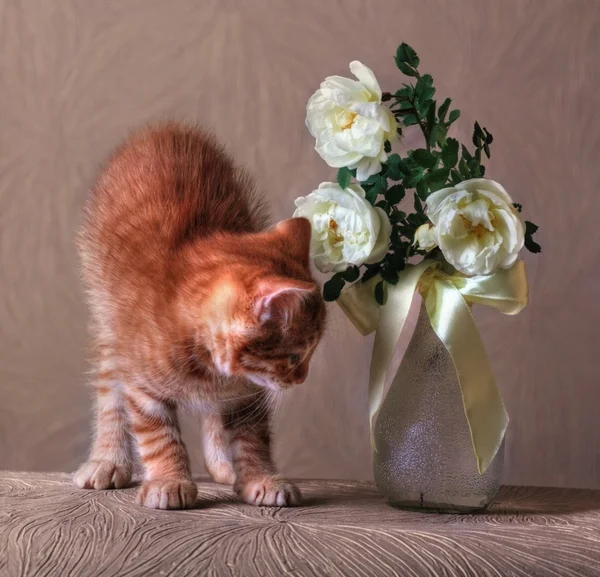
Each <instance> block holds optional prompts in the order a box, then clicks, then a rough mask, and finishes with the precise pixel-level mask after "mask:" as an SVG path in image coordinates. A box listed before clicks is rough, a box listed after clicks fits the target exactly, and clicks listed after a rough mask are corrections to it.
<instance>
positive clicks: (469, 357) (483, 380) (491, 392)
mask: <svg viewBox="0 0 600 577" xmlns="http://www.w3.org/2000/svg"><path fill="white" fill-rule="evenodd" d="M378 280H380V279H378V278H377V277H376V278H375V279H372V280H371V281H369V282H368V283H365V284H356V285H353V286H352V287H351V288H350V289H348V290H346V291H344V292H343V293H342V295H341V296H340V298H339V299H338V301H337V302H338V304H339V305H340V307H341V308H342V310H343V311H344V313H345V314H346V315H347V316H348V317H349V318H350V320H351V321H352V322H353V323H354V325H355V326H356V327H357V328H358V330H359V331H360V332H361V333H363V334H364V335H367V334H369V333H371V332H373V331H374V330H376V331H377V332H376V333H375V343H374V346H373V357H372V359H371V373H370V379H369V424H370V426H371V444H372V445H373V448H374V449H375V443H374V438H373V425H374V423H375V416H376V414H377V412H378V411H379V408H380V407H381V404H382V402H383V391H384V386H385V381H386V375H387V371H388V366H389V364H390V362H391V360H392V356H393V354H394V350H395V349H396V346H397V344H398V340H399V338H400V335H401V333H402V329H403V328H404V323H405V321H406V318H407V316H408V312H409V310H410V306H411V302H412V299H413V296H414V294H415V292H416V291H417V290H418V291H419V293H420V294H421V296H422V297H423V300H424V302H425V307H426V309H427V313H428V315H429V319H430V321H431V326H432V327H433V330H434V331H435V333H436V334H437V336H438V338H439V339H440V340H441V341H442V343H443V344H444V346H445V347H446V350H447V351H448V353H449V354H450V357H451V358H452V361H453V363H454V366H455V367H456V373H457V376H458V382H459V384H460V390H461V394H462V399H463V405H464V408H465V416H466V418H467V422H468V424H469V430H470V432H471V440H472V443H473V450H474V451H475V456H476V458H477V469H478V471H479V473H480V474H483V473H485V471H486V470H487V468H488V467H489V465H490V463H491V462H492V461H493V459H494V457H495V456H496V453H497V451H498V449H499V448H500V444H501V443H502V439H503V438H504V433H505V432H506V427H507V426H508V415H507V413H506V409H505V407H504V403H503V402H502V398H501V396H500V392H499V391H498V389H497V387H496V383H495V381H494V376H493V374H492V369H491V367H490V364H489V361H488V359H487V355H486V353H485V349H484V347H483V343H482V341H481V337H480V336H479V331H478V330H477V326H476V325H475V321H474V319H473V316H472V314H471V305H472V304H480V305H484V306H488V307H492V308H494V309H496V310H498V311H500V312H502V313H504V314H507V315H514V314H517V313H519V312H520V311H521V310H522V309H523V308H524V307H525V306H526V305H527V302H528V294H529V288H528V285H527V274H526V271H525V263H524V262H523V261H517V262H516V263H515V264H514V265H513V266H512V267H511V268H509V269H499V270H497V271H496V272H495V273H494V274H491V275H485V276H475V277H465V276H462V275H460V274H458V273H455V274H452V275H450V274H447V273H445V272H444V271H443V270H442V269H441V265H440V263H438V262H436V261H431V260H425V261H423V262H421V263H419V264H418V265H415V266H410V267H408V268H407V269H405V270H404V271H402V272H401V273H400V275H399V278H398V283H397V284H395V285H389V286H388V295H387V301H386V303H385V304H384V305H383V306H381V307H379V305H377V303H376V302H375V299H374V298H373V296H372V289H373V286H374V284H375V283H376V282H377V281H378ZM375 450H376V449H375Z"/></svg>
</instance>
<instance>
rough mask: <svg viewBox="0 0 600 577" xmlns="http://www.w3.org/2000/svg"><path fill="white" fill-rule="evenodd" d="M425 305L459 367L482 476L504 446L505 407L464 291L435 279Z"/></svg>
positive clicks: (457, 371)
mask: <svg viewBox="0 0 600 577" xmlns="http://www.w3.org/2000/svg"><path fill="white" fill-rule="evenodd" d="M425 306H426V308H427V313H428V315H429V319H430V321H431V326H432V327H433V330H434V331H435V332H436V334H437V336H438V337H439V339H440V340H441V341H442V343H443V344H444V346H445V347H446V350H447V351H448V353H449V354H450V357H451V358H452V361H453V363H454V366H455V368H456V373H457V376H458V381H459V383H460V389H461V394H462V398H463V404H464V408H465V415H466V418H467V422H468V424H469V430H470V432H471V441H472V443H473V449H474V451H475V456H476V458H477V469H478V471H479V473H480V474H483V473H485V471H486V470H487V468H488V467H489V465H490V463H491V462H492V461H493V459H494V457H495V456H496V453H497V452H498V449H499V448H500V445H501V444H502V440H503V438H504V434H505V432H506V428H507V426H508V414H507V412H506V408H505V407H504V403H503V402H502V397H501V396H500V392H499V391H498V389H497V387H496V383H495V381H494V376H493V373H492V369H491V367H490V364H489V361H488V358H487V355H486V352H485V349H484V346H483V342H482V341H481V337H480V336H479V331H478V330H477V326H476V325H475V321H474V319H473V316H472V314H471V310H470V308H469V305H468V304H467V302H466V301H465V299H464V298H463V296H462V294H461V292H460V291H459V290H458V289H457V288H456V287H455V286H454V285H453V284H452V283H450V282H447V281H446V280H442V279H435V280H434V281H433V283H432V286H431V287H430V288H429V290H428V291H427V293H426V295H425Z"/></svg>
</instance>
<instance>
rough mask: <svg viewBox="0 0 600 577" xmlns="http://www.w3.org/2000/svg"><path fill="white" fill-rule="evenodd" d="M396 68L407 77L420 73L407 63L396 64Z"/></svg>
mask: <svg viewBox="0 0 600 577" xmlns="http://www.w3.org/2000/svg"><path fill="white" fill-rule="evenodd" d="M396 66H397V67H398V68H400V70H401V71H402V72H403V73H404V74H406V76H417V74H418V72H417V71H416V70H415V69H414V68H413V67H412V66H410V65H409V64H407V63H406V62H396Z"/></svg>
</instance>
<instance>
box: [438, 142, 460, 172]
mask: <svg viewBox="0 0 600 577" xmlns="http://www.w3.org/2000/svg"><path fill="white" fill-rule="evenodd" d="M458 148H459V144H458V140H456V139H455V138H449V139H448V140H447V141H446V146H444V148H443V149H442V163H443V164H444V166H445V167H446V168H452V167H454V166H456V163H457V162H458Z"/></svg>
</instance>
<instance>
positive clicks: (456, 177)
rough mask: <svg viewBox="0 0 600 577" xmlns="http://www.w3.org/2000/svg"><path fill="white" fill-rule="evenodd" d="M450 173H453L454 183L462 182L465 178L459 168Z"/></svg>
mask: <svg viewBox="0 0 600 577" xmlns="http://www.w3.org/2000/svg"><path fill="white" fill-rule="evenodd" d="M450 174H451V175H452V184H458V183H459V182H462V180H463V178H462V176H461V175H460V172H458V170H454V169H453V170H451V171H450Z"/></svg>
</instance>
